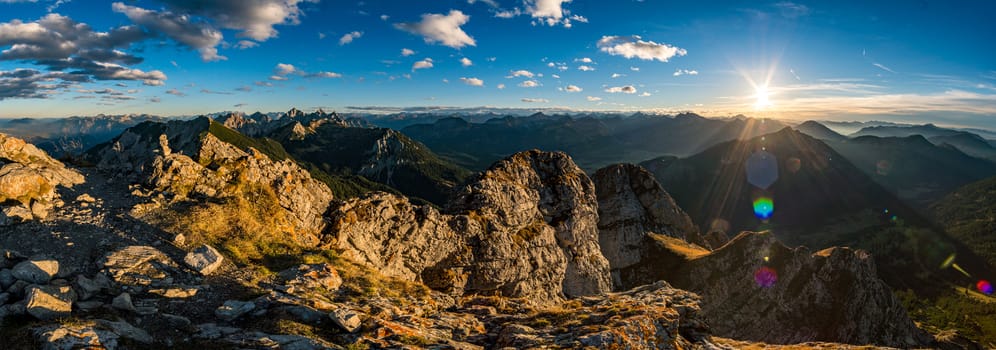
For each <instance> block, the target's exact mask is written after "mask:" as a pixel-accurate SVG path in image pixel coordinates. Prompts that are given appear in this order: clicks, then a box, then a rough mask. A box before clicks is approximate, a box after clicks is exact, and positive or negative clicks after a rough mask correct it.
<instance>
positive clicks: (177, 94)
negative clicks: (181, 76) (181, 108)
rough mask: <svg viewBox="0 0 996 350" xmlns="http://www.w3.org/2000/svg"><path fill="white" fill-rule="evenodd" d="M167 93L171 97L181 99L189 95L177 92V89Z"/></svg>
mask: <svg viewBox="0 0 996 350" xmlns="http://www.w3.org/2000/svg"><path fill="white" fill-rule="evenodd" d="M166 93H167V94H170V95H173V96H180V97H183V96H187V94H185V93H183V92H182V91H180V90H177V89H169V90H166Z"/></svg>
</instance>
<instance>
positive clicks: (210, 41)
mask: <svg viewBox="0 0 996 350" xmlns="http://www.w3.org/2000/svg"><path fill="white" fill-rule="evenodd" d="M111 9H113V10H114V12H118V13H123V14H124V15H125V16H127V17H128V19H130V20H131V21H132V22H134V23H135V24H138V25H141V26H143V27H146V28H148V29H150V30H152V31H153V32H156V33H162V34H163V35H166V36H167V37H169V38H170V39H173V40H175V41H176V42H178V43H181V44H183V45H186V46H188V47H191V48H193V49H196V50H197V51H198V52H200V54H201V59H202V60H204V61H221V60H226V59H228V58H227V57H225V56H220V55H218V48H217V46H218V44H219V43H221V39H222V38H223V36H222V34H221V32H220V31H218V30H217V29H215V28H213V27H211V26H210V25H208V24H206V23H202V22H192V21H190V17H189V16H186V15H182V14H176V13H173V12H169V11H165V12H156V11H151V10H146V9H143V8H140V7H135V6H128V5H125V4H123V3H120V2H115V3H113V4H112V5H111Z"/></svg>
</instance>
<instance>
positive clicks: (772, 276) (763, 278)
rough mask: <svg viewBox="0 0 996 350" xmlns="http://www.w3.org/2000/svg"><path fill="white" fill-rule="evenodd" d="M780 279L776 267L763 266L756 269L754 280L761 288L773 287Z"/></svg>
mask: <svg viewBox="0 0 996 350" xmlns="http://www.w3.org/2000/svg"><path fill="white" fill-rule="evenodd" d="M777 281H778V272H775V270H774V269H772V268H770V267H767V266H761V268H759V269H757V271H754V282H755V283H757V285H758V286H759V287H761V288H771V286H774V285H775V282H777Z"/></svg>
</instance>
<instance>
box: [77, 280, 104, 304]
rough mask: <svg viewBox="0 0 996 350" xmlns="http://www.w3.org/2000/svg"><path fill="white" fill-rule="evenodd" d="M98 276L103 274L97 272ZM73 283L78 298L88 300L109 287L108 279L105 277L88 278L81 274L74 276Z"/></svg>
mask: <svg viewBox="0 0 996 350" xmlns="http://www.w3.org/2000/svg"><path fill="white" fill-rule="evenodd" d="M99 276H103V274H99ZM75 285H76V293H77V294H78V295H79V297H80V300H89V299H90V298H93V297H94V296H96V295H97V294H98V293H100V292H102V291H104V290H106V289H109V288H110V287H111V286H110V281H108V280H107V278H106V277H105V278H94V279H89V278H87V277H86V276H83V275H78V276H76V282H75Z"/></svg>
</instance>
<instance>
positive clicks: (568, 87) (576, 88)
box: [564, 85, 583, 92]
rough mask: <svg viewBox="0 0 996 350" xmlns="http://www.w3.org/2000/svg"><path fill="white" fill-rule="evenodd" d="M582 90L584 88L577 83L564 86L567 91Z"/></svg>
mask: <svg viewBox="0 0 996 350" xmlns="http://www.w3.org/2000/svg"><path fill="white" fill-rule="evenodd" d="M581 90H583V89H581V88H580V87H578V86H577V85H567V87H566V88H564V91H567V92H581Z"/></svg>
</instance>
